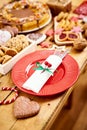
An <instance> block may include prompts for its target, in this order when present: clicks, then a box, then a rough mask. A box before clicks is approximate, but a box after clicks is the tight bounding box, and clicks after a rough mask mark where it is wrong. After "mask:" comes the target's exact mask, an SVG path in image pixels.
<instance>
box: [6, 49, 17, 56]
mask: <svg viewBox="0 0 87 130" xmlns="http://www.w3.org/2000/svg"><path fill="white" fill-rule="evenodd" d="M5 53H6V55H10V56H12V57H13V56H15V55H16V54H17V51H16V50H15V49H8V50H7V51H6V52H5Z"/></svg>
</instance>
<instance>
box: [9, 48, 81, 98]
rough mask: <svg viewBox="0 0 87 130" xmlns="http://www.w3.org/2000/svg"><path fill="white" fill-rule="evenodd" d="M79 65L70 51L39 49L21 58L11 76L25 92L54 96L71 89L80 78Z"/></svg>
mask: <svg viewBox="0 0 87 130" xmlns="http://www.w3.org/2000/svg"><path fill="white" fill-rule="evenodd" d="M78 76H79V66H78V63H77V62H76V60H75V59H74V58H73V57H71V56H70V55H69V54H68V51H67V50H66V51H58V50H39V51H35V52H32V53H30V54H28V55H26V56H24V57H23V58H21V59H20V60H19V61H18V62H17V63H16V64H15V65H14V67H13V69H12V73H11V77H12V80H13V82H14V84H15V85H16V86H17V87H18V88H19V89H20V90H21V91H23V92H25V93H28V94H31V95H35V96H44V97H45V96H52V95H56V94H59V93H61V92H64V91H65V90H67V89H69V88H70V87H71V86H72V85H73V84H74V83H75V82H76V80H77V79H78Z"/></svg>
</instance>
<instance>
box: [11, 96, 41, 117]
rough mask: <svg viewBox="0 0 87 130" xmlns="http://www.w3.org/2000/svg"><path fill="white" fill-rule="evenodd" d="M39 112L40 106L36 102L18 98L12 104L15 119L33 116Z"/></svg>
mask: <svg viewBox="0 0 87 130" xmlns="http://www.w3.org/2000/svg"><path fill="white" fill-rule="evenodd" d="M39 110H40V105H39V104H38V103H37V102H36V101H31V100H30V99H29V98H27V97H24V96H20V97H18V98H17V99H16V101H15V103H14V109H13V113H14V116H15V117H16V118H17V119H21V118H27V117H31V116H35V115H36V114H38V112H39Z"/></svg>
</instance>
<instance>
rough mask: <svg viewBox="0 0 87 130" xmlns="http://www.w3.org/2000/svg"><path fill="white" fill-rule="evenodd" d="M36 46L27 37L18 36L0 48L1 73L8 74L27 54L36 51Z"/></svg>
mask: <svg viewBox="0 0 87 130" xmlns="http://www.w3.org/2000/svg"><path fill="white" fill-rule="evenodd" d="M36 46H37V45H36V44H34V43H30V42H29V41H28V39H27V38H26V36H24V35H17V36H16V37H13V38H11V39H9V40H8V42H6V43H5V45H1V46H0V73H1V74H3V75H4V74H6V73H8V72H9V71H10V70H11V69H12V67H13V66H14V64H15V63H16V62H17V61H18V60H19V59H21V58H22V57H23V56H25V55H26V54H29V53H30V52H33V51H35V50H36Z"/></svg>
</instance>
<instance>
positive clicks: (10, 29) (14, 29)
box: [2, 26, 18, 37]
mask: <svg viewBox="0 0 87 130" xmlns="http://www.w3.org/2000/svg"><path fill="white" fill-rule="evenodd" d="M2 30H5V31H8V32H9V33H10V34H11V37H14V36H16V35H17V34H18V28H17V27H11V26H5V27H4V28H2Z"/></svg>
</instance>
